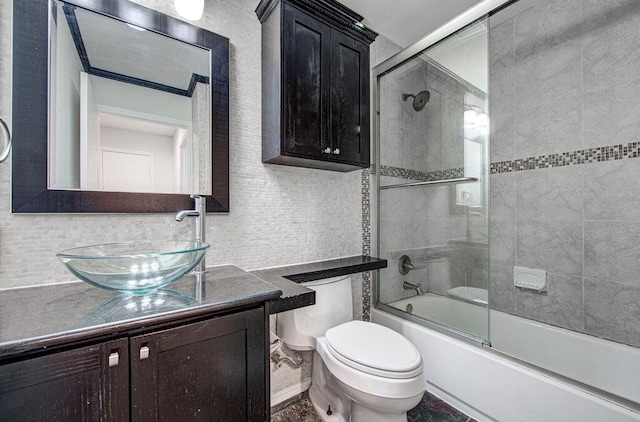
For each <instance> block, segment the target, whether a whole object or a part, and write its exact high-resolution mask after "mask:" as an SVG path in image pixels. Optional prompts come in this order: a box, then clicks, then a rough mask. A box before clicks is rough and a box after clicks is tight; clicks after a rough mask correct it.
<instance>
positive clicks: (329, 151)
mask: <svg viewBox="0 0 640 422" xmlns="http://www.w3.org/2000/svg"><path fill="white" fill-rule="evenodd" d="M322 152H323V153H324V154H331V148H329V147H327V148H325V149H323V150H322Z"/></svg>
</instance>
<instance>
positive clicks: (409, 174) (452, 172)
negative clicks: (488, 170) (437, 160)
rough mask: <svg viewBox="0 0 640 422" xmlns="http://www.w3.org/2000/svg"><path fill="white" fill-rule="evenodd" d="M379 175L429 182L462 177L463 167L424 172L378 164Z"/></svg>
mask: <svg viewBox="0 0 640 422" xmlns="http://www.w3.org/2000/svg"><path fill="white" fill-rule="evenodd" d="M380 175H381V176H391V177H398V178H400V179H411V180H418V181H421V182H430V181H433V180H444V179H455V178H458V177H464V168H462V167H460V168H455V169H447V170H437V171H430V172H424V171H420V170H410V169H403V168H399V167H391V166H380Z"/></svg>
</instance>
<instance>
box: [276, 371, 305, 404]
mask: <svg viewBox="0 0 640 422" xmlns="http://www.w3.org/2000/svg"><path fill="white" fill-rule="evenodd" d="M309 387H311V378H309V379H307V380H304V381H303V382H300V383H298V384H295V385H292V386H291V387H288V388H285V389H284V390H281V391H278V392H277V393H275V394H274V393H271V406H275V405H277V404H280V403H282V402H283V401H285V400H288V399H290V398H291V397H294V396H297V395H298V394H300V393H303V392H305V391H307V390H308V389H309Z"/></svg>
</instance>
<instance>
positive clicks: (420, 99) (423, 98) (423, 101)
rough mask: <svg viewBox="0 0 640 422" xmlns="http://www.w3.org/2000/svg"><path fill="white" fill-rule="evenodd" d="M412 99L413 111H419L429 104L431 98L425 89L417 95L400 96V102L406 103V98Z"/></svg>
mask: <svg viewBox="0 0 640 422" xmlns="http://www.w3.org/2000/svg"><path fill="white" fill-rule="evenodd" d="M409 97H413V109H414V110H415V111H420V110H422V109H423V108H424V106H426V105H427V103H428V102H429V98H431V94H429V91H427V90H426V89H425V90H424V91H420V92H418V93H417V94H415V95H414V94H402V101H407V98H409Z"/></svg>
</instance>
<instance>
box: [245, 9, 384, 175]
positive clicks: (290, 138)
mask: <svg viewBox="0 0 640 422" xmlns="http://www.w3.org/2000/svg"><path fill="white" fill-rule="evenodd" d="M256 14H257V15H258V18H259V19H260V22H262V161H263V162H265V163H272V164H284V165H289V166H299V167H311V168H319V169H326V170H336V171H351V170H358V169H361V168H366V167H369V150H370V143H369V132H370V130H369V85H370V84H369V44H370V43H371V42H373V40H374V39H375V37H376V36H377V35H378V34H376V33H375V32H373V31H371V30H370V29H367V28H365V27H364V26H362V25H361V24H360V23H359V22H360V21H361V20H362V17H361V16H359V15H358V14H356V13H355V12H353V11H352V10H349V9H347V8H345V7H344V6H342V5H341V4H339V3H337V2H335V1H333V0H314V1H310V0H262V1H261V2H260V4H259V5H258V8H257V9H256Z"/></svg>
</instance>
